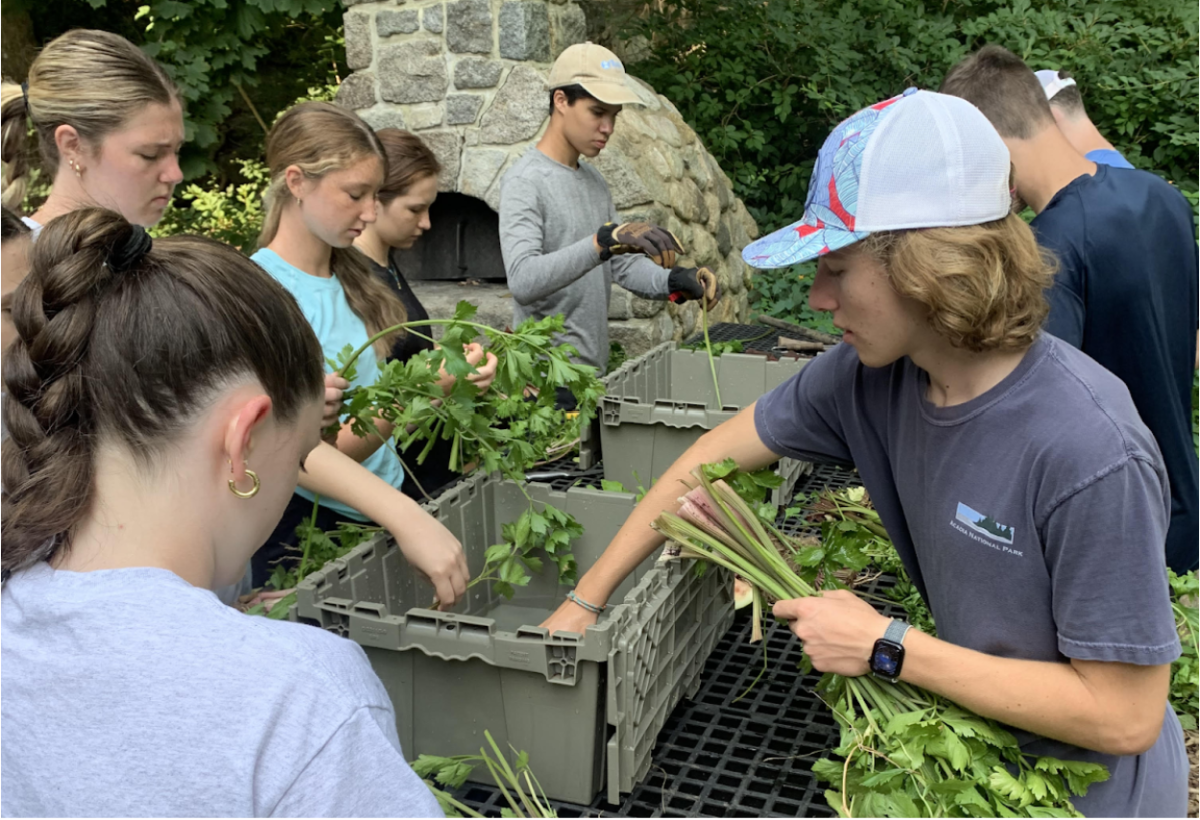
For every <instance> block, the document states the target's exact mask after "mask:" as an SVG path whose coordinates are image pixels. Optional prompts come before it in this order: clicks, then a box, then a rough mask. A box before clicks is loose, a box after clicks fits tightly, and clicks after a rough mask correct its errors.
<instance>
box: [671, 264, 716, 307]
mask: <svg viewBox="0 0 1200 820" xmlns="http://www.w3.org/2000/svg"><path fill="white" fill-rule="evenodd" d="M667 290H669V291H670V292H671V295H670V296H669V297H668V298H669V299H670V300H671V301H672V302H690V301H692V300H693V299H700V298H703V299H704V307H705V308H706V309H707V310H712V309H713V308H714V307H716V306H717V302H719V301H721V288H720V287H719V286H718V285H717V275H716V274H715V273H713V272H712V271H711V270H709V269H708V268H673V269H672V270H671V275H670V276H668V277H667Z"/></svg>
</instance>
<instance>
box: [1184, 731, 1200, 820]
mask: <svg viewBox="0 0 1200 820" xmlns="http://www.w3.org/2000/svg"><path fill="white" fill-rule="evenodd" d="M1183 740H1184V743H1185V744H1186V745H1187V753H1188V764H1189V765H1188V769H1189V770H1190V771H1189V774H1188V817H1200V814H1197V812H1198V811H1200V805H1198V803H1197V797H1198V796H1200V787H1198V786H1197V765H1198V761H1197V759H1196V758H1197V751H1198V750H1200V732H1197V731H1196V730H1194V729H1193V730H1192V731H1190V732H1184V733H1183Z"/></svg>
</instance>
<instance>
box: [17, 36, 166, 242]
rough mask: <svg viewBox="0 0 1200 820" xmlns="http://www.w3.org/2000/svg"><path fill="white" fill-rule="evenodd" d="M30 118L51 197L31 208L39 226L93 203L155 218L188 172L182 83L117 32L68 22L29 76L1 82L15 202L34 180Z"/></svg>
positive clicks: (139, 221) (141, 220)
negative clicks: (182, 155) (183, 153)
mask: <svg viewBox="0 0 1200 820" xmlns="http://www.w3.org/2000/svg"><path fill="white" fill-rule="evenodd" d="M29 124H32V126H33V130H34V131H35V132H36V134H37V145H38V148H39V149H40V152H41V159H42V165H43V167H44V169H45V171H46V173H47V174H48V175H49V177H50V179H51V185H50V194H49V195H48V196H47V197H46V201H45V202H44V203H42V206H41V207H40V208H38V209H37V211H35V212H34V213H33V214H32V215H31V216H29V217H28V218H26V224H28V225H29V227H30V228H32V229H33V230H34V231H35V232H37V231H39V230H40V229H41V226H43V225H45V224H46V223H47V222H49V221H50V220H51V219H54V218H55V217H57V216H61V215H63V214H65V213H68V212H70V211H73V210H75V209H76V208H81V207H88V206H99V207H103V208H109V209H111V210H114V211H116V212H117V213H119V214H121V215H122V216H123V217H125V218H126V219H128V220H129V221H130V222H132V223H134V224H135V225H142V226H144V227H149V226H151V225H154V224H155V223H157V222H158V221H159V220H160V219H161V218H162V215H163V212H164V211H165V210H166V209H167V206H168V205H169V204H170V202H171V194H172V192H173V191H174V190H175V186H176V185H178V184H179V183H180V182H181V181H183V172H182V171H181V170H180V169H179V149H180V147H181V146H182V145H183V105H182V102H181V98H180V95H179V91H178V90H177V89H176V88H175V84H174V83H173V82H171V78H170V77H168V76H167V73H166V71H164V70H163V68H162V66H160V65H159V64H158V63H156V62H155V61H154V60H152V59H151V58H150V57H148V56H146V54H145V52H143V51H142V50H141V49H139V48H138V47H137V46H135V45H134V44H133V43H131V42H129V41H128V40H126V39H125V38H124V37H121V36H120V35H117V34H111V33H109V32H107V31H93V30H89V29H76V30H74V31H69V32H67V33H66V34H63V35H62V36H60V37H57V38H55V39H54V40H52V41H50V43H48V44H47V45H46V47H45V48H44V49H42V51H41V53H40V54H38V56H37V59H35V60H34V61H33V64H32V65H31V66H30V68H29V79H28V81H26V82H24V83H22V84H20V85H17V84H16V83H11V82H5V83H4V84H3V86H0V144H2V146H3V160H4V164H5V168H6V170H7V173H6V176H5V179H4V192H3V198H4V204H5V205H8V206H9V207H11V208H14V209H15V208H19V207H20V204H21V201H22V199H23V198H24V195H25V189H26V187H27V185H28V171H29V167H30V166H29V162H28V156H27V154H28V146H27V145H26V142H27V140H26V129H27V126H28V125H29Z"/></svg>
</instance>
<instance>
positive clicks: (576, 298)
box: [500, 43, 720, 399]
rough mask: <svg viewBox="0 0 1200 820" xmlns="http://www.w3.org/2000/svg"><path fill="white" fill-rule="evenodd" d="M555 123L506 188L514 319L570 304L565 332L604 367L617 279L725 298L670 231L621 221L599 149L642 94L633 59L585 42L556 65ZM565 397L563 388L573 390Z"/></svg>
mask: <svg viewBox="0 0 1200 820" xmlns="http://www.w3.org/2000/svg"><path fill="white" fill-rule="evenodd" d="M549 86H550V125H549V126H548V127H547V128H546V133H545V135H544V136H543V137H542V139H541V140H540V141H539V142H538V144H537V145H536V146H534V147H532V148H530V149H529V150H528V151H527V152H526V153H525V155H524V156H522V157H521V158H520V159H519V160H517V162H516V163H515V164H514V165H513V166H512V168H510V169H509V171H508V173H507V174H505V176H504V181H503V183H502V187H501V191H500V248H501V251H502V252H503V254H504V268H505V271H506V273H507V275H508V287H509V290H510V291H512V295H513V324H514V325H516V324H517V323H519V322H522V321H524V320H525V319H528V318H529V317H531V316H533V317H537V318H542V317H545V316H553V315H554V314H556V313H561V314H563V315H564V317H565V319H566V331H565V333H564V334H563V335H562V337H561V338H560V340H559V341H561V342H568V343H570V344H572V345H574V346H575V349H576V350H578V351H579V359H580V360H581V361H582V362H583V363H585V364H590V365H592V366H593V367H595V368H597V370H598V371H599V373H600V374H601V375H603V373H604V371H605V370H606V368H607V364H608V301H609V292H610V289H611V285H612V283H613V282H614V281H615V282H616V283H617V284H618V285H620V286H621V287H623V288H626V289H628V290H630V291H632V292H634V293H636V294H637V295H638V296H641V297H644V298H647V299H670V300H672V301H675V302H682V301H688V300H690V299H699V298H701V297H704V298H706V299H707V301H708V306H709V307H710V308H711V307H712V306H713V305H715V304H716V302H717V300H718V299H719V298H720V297H719V293H718V292H717V280H716V276H715V275H714V274H713V272H712V271H710V270H709V269H708V268H699V269H697V268H682V267H676V266H675V257H676V255H677V254H681V253H682V252H683V248H681V247H680V246H679V242H678V240H676V238H675V237H674V236H673V235H672V234H671V233H670V232H668V231H666V230H664V229H662V228H660V227H658V226H656V225H651V224H648V223H645V222H629V223H624V224H617V222H618V220H617V212H616V209H615V208H614V207H613V202H612V195H611V194H610V193H609V190H608V185H607V184H606V183H605V182H604V178H603V177H601V176H600V172H599V171H597V170H596V169H595V168H593V167H592V166H591V165H589V164H587V163H581V162H579V158H580V156H584V157H589V158H590V157H595V156H596V155H597V154H599V153H600V151H601V150H602V149H603V148H604V145H605V143H606V142H607V141H608V139H609V137H610V136H612V132H613V126H614V124H615V122H616V118H617V115H618V114H619V113H620V112H621V106H622V105H626V104H632V103H638V102H639V101H640V100H639V97H638V95H637V93H636V92H635V91H634V90H633V89H632V88H631V87H630V86H629V84H628V81H627V78H626V74H625V69H624V67H623V66H622V65H621V61H620V60H619V59H617V56H616V55H615V54H613V53H612V52H611V51H609V50H608V49H606V48H603V47H601V46H598V45H594V44H592V43H581V44H579V45H574V46H571V47H570V48H568V49H566V50H565V51H564V52H563V53H562V55H561V56H560V57H559V58H558V60H557V61H555V63H554V66H553V67H552V68H551V69H550V81H549ZM565 398H566V397H564V399H565Z"/></svg>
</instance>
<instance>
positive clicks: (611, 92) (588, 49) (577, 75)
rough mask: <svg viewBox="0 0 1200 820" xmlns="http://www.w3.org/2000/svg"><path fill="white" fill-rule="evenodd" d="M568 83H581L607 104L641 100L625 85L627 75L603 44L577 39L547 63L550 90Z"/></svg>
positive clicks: (614, 56)
mask: <svg viewBox="0 0 1200 820" xmlns="http://www.w3.org/2000/svg"><path fill="white" fill-rule="evenodd" d="M568 85H580V86H583V90H584V91H586V92H587V93H589V94H591V95H592V96H593V97H595V98H596V99H598V100H599V101H600V102H602V103H607V104H608V105H629V104H632V103H641V102H642V98H641V97H639V96H638V94H637V92H636V91H634V90H633V89H632V88H631V87H630V85H629V75H628V74H626V73H625V66H623V65H621V60H620V59H619V58H618V57H617V55H616V54H613V53H612V52H611V51H609V50H608V49H607V48H605V47H604V46H598V45H596V44H595V43H577V44H576V45H573V46H570V47H569V48H567V49H566V50H565V51H564V52H563V53H562V54H560V55H559V57H558V59H557V60H555V61H554V65H553V66H551V67H550V80H549V86H550V90H551V91H553V90H554V89H556V88H563V87H564V86H568Z"/></svg>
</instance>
